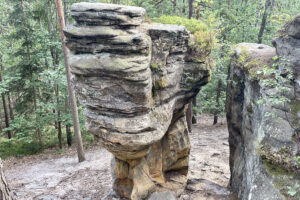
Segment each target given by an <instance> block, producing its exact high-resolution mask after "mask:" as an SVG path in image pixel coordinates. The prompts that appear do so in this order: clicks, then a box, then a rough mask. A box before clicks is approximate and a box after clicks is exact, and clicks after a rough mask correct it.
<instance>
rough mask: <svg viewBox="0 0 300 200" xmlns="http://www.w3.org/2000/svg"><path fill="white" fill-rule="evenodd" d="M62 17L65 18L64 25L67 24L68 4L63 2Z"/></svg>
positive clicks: (65, 1)
mask: <svg viewBox="0 0 300 200" xmlns="http://www.w3.org/2000/svg"><path fill="white" fill-rule="evenodd" d="M64 17H65V25H68V24H69V11H68V2H67V0H64Z"/></svg>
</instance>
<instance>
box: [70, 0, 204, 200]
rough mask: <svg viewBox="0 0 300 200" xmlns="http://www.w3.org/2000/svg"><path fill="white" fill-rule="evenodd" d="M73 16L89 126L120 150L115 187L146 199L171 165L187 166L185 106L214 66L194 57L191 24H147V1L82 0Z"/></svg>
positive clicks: (77, 72) (77, 82) (78, 85)
mask: <svg viewBox="0 0 300 200" xmlns="http://www.w3.org/2000/svg"><path fill="white" fill-rule="evenodd" d="M71 15H72V16H73V18H74V19H75V21H76V24H74V25H71V26H68V27H66V28H65V30H64V32H65V35H66V38H67V39H66V44H67V46H68V48H69V49H70V50H71V56H70V67H71V72H72V73H73V75H74V78H73V84H74V86H75V90H76V92H77V94H78V96H79V100H80V102H81V104H82V105H84V107H85V112H84V115H85V116H86V127H87V128H88V130H90V131H91V132H92V133H93V134H94V135H95V136H97V137H99V139H100V141H101V144H102V146H103V147H105V148H106V149H107V150H108V151H110V152H111V153H112V154H113V155H114V158H113V160H112V165H111V167H112V173H113V179H114V180H113V189H114V190H115V191H116V192H117V193H118V194H119V195H121V196H123V197H127V198H131V199H142V198H145V197H146V196H148V195H149V193H150V192H152V191H154V190H155V186H156V185H157V184H160V185H161V184H164V182H165V178H164V173H165V172H168V171H171V170H180V171H181V172H182V173H186V172H187V169H188V162H189V152H190V141H189V132H188V129H187V125H186V119H185V110H186V105H187V104H188V103H189V102H190V101H191V99H192V98H193V97H195V95H196V94H197V93H198V92H199V89H200V87H201V86H202V85H204V84H206V83H207V82H208V80H209V77H210V70H209V69H207V68H206V67H205V65H204V64H203V63H195V62H194V61H193V59H190V58H189V56H188V53H187V52H188V50H189V46H188V44H189V40H190V34H189V32H188V31H187V30H186V29H185V27H183V26H174V25H162V24H147V23H144V15H145V10H144V9H143V8H139V7H131V6H121V5H113V4H101V3H76V4H73V5H72V7H71ZM99 181H100V180H99Z"/></svg>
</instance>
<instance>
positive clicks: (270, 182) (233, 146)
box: [226, 16, 300, 200]
mask: <svg viewBox="0 0 300 200" xmlns="http://www.w3.org/2000/svg"><path fill="white" fill-rule="evenodd" d="M299 22H300V17H299V16H297V17H296V18H295V19H294V20H293V21H291V22H290V23H289V24H287V25H286V26H285V27H284V30H282V31H280V33H279V34H280V35H279V36H278V38H276V39H275V40H274V41H273V43H274V46H275V47H276V48H273V47H269V46H266V45H260V44H247V43H242V44H239V45H237V47H236V50H235V52H234V54H233V57H232V61H231V66H230V69H229V77H228V87H227V108H226V109H227V121H228V128H229V134H230V138H229V143H230V167H231V180H230V185H231V187H232V189H233V191H234V192H237V193H238V197H239V199H242V200H244V199H245V200H246V199H247V200H271V199H272V200H282V199H289V200H290V199H291V200H296V199H297V200H298V199H300V175H299V174H300V157H298V156H299V155H300V148H299V147H300V137H299V136H300V131H299V130H300V129H299V128H300V124H299V119H300V103H299V102H300V101H299V100H300V99H299V98H300V85H299V84H300V73H299V72H300V71H299V70H300V23H299ZM277 57H278V58H279V60H276V58H277ZM274 70H275V71H274ZM280 102H281V103H280ZM298 159H299V160H298Z"/></svg>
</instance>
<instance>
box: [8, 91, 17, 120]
mask: <svg viewBox="0 0 300 200" xmlns="http://www.w3.org/2000/svg"><path fill="white" fill-rule="evenodd" d="M7 98H8V108H9V115H10V120H14V119H15V115H14V110H13V106H12V102H11V97H10V93H9V92H8V93H7Z"/></svg>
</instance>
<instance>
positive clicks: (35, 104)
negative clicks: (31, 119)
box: [33, 88, 43, 148]
mask: <svg viewBox="0 0 300 200" xmlns="http://www.w3.org/2000/svg"><path fill="white" fill-rule="evenodd" d="M33 106H34V112H35V121H36V122H38V121H39V114H38V113H37V109H38V108H37V98H36V92H35V88H33ZM36 134H37V137H38V139H39V144H40V148H43V139H42V133H41V129H40V128H39V127H36Z"/></svg>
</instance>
